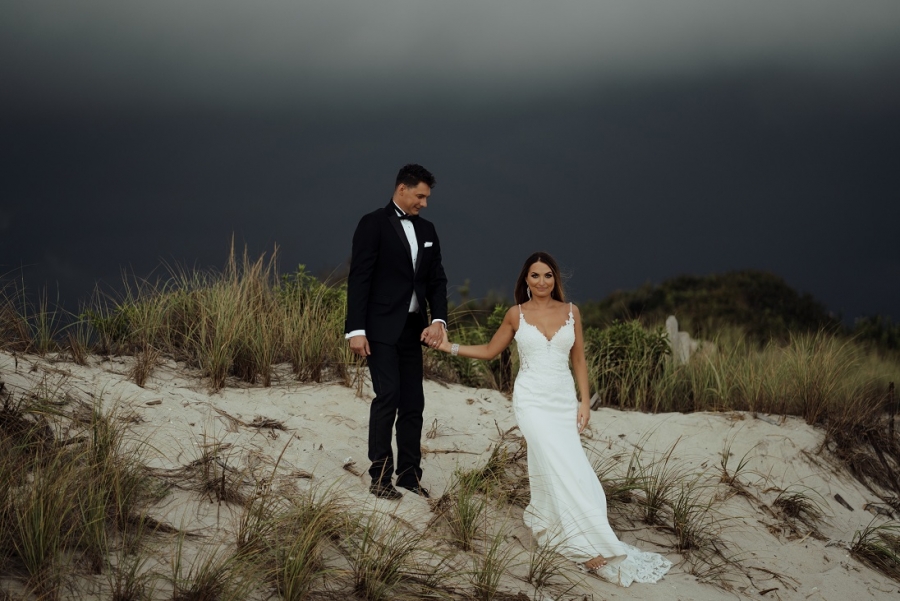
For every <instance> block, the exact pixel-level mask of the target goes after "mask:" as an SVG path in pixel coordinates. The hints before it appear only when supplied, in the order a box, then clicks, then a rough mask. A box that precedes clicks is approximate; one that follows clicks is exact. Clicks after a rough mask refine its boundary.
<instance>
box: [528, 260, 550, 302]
mask: <svg viewBox="0 0 900 601" xmlns="http://www.w3.org/2000/svg"><path fill="white" fill-rule="evenodd" d="M525 281H526V282H527V283H528V288H529V289H530V290H531V297H532V298H546V297H548V296H550V295H551V294H552V293H553V286H554V285H555V284H556V282H555V281H554V279H553V270H552V269H550V266H549V265H547V264H546V263H541V262H540V261H538V262H537V263H533V264H532V265H531V267H529V268H528V277H527V278H526V279H525Z"/></svg>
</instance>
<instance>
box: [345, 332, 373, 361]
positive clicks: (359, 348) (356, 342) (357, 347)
mask: <svg viewBox="0 0 900 601" xmlns="http://www.w3.org/2000/svg"><path fill="white" fill-rule="evenodd" d="M350 350H351V351H353V352H354V353H356V354H357V355H359V356H360V357H368V356H369V355H371V354H372V351H371V350H369V339H368V338H366V337H365V336H354V337H353V338H351V339H350Z"/></svg>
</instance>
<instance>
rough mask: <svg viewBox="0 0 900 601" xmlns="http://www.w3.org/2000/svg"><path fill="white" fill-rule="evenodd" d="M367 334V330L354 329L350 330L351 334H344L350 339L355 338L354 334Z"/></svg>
mask: <svg viewBox="0 0 900 601" xmlns="http://www.w3.org/2000/svg"><path fill="white" fill-rule="evenodd" d="M365 335H366V331H365V330H353V331H352V332H350V333H349V334H345V335H344V338H345V339H346V340H350V339H351V338H353V337H354V336H365Z"/></svg>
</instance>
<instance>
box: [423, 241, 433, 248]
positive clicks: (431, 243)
mask: <svg viewBox="0 0 900 601" xmlns="http://www.w3.org/2000/svg"><path fill="white" fill-rule="evenodd" d="M429 246H434V242H426V243H425V248H428V247H429Z"/></svg>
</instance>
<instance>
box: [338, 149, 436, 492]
mask: <svg viewBox="0 0 900 601" xmlns="http://www.w3.org/2000/svg"><path fill="white" fill-rule="evenodd" d="M434 185H435V181H434V176H433V175H432V174H431V173H430V172H429V171H428V170H427V169H425V168H424V167H422V166H421V165H406V166H404V167H403V168H402V169H400V172H399V173H398V174H397V179H396V182H395V184H394V195H393V197H392V198H391V202H389V203H388V205H387V206H386V207H384V208H383V209H378V210H377V211H373V212H372V213H369V214H368V215H365V216H363V218H362V219H360V221H359V225H357V226H356V232H355V233H354V234H353V253H352V255H351V259H350V275H349V276H348V278H347V322H346V324H345V331H346V338H347V339H348V340H349V341H350V349H351V350H352V351H353V352H354V353H356V354H357V355H359V356H361V357H367V358H368V364H369V372H370V373H371V374H372V386H373V387H374V389H375V400H373V401H372V406H371V408H370V410H369V460H370V461H371V462H372V466H371V467H370V468H369V475H370V476H371V477H372V485H371V486H370V488H369V491H370V492H371V493H372V494H374V495H375V496H377V497H381V498H385V499H394V500H396V499H399V498H401V497H402V496H403V495H401V494H400V492H399V491H398V490H397V489H396V488H394V486H393V485H392V484H391V476H392V475H393V472H394V454H393V451H392V449H391V434H392V430H393V428H394V423H395V421H396V428H397V486H400V487H402V488H406V489H408V490H410V491H412V492H414V493H416V494H418V495H421V496H423V497H426V498H427V497H428V490H427V489H426V488H424V487H423V486H422V484H421V480H422V468H421V467H420V466H419V464H420V463H421V460H422V452H421V436H422V411H423V409H424V408H425V394H424V392H423V391H422V346H421V345H422V344H425V345H427V346H437V345H438V344H440V342H441V341H442V340H443V336H444V328H446V326H447V276H445V275H444V267H443V266H442V265H441V244H440V242H439V241H438V237H437V233H436V232H435V229H434V225H432V223H431V222H430V221H426V220H425V219H422V218H421V217H419V212H420V211H421V210H422V209H424V208H425V207H426V206H428V197H429V196H430V195H431V189H432V188H433V187H434ZM426 305H427V307H428V309H430V310H431V318H432V319H431V324H430V325H428V323H429V322H428V313H427V311H426Z"/></svg>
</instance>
